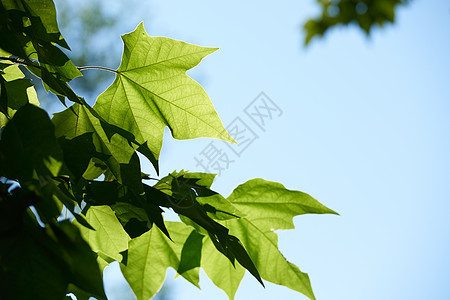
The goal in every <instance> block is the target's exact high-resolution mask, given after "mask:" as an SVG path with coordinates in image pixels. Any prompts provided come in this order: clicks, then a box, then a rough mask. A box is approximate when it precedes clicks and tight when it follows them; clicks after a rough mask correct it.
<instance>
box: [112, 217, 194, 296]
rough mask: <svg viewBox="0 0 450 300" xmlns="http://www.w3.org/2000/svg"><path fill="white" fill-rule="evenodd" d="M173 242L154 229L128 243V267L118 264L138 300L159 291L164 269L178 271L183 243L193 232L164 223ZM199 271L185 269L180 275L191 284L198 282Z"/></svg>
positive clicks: (182, 225) (180, 226) (176, 225)
mask: <svg viewBox="0 0 450 300" xmlns="http://www.w3.org/2000/svg"><path fill="white" fill-rule="evenodd" d="M166 225H167V228H168V230H169V232H170V235H171V237H172V240H173V241H171V240H169V239H168V238H167V237H166V236H165V235H164V234H163V233H162V232H161V231H160V230H159V229H158V228H157V227H153V228H152V229H151V230H150V231H148V232H146V233H144V234H143V235H141V236H140V237H138V238H135V239H133V240H131V241H130V243H129V248H128V261H127V265H126V266H125V265H123V264H121V265H120V268H121V269H122V273H123V275H124V276H125V279H126V280H127V281H128V283H129V284H130V286H131V289H132V290H133V292H134V293H135V295H136V297H137V299H138V300H143V299H146V300H147V299H150V298H151V297H153V296H154V295H155V294H156V293H157V292H158V290H159V289H160V288H161V286H162V283H163V281H164V278H165V274H166V269H167V268H168V267H169V266H170V267H173V268H174V269H175V270H178V268H179V265H180V261H181V256H182V249H183V244H184V243H185V242H186V240H187V239H188V237H189V236H190V234H191V232H192V229H191V228H189V227H187V226H186V225H184V224H182V223H176V222H167V224H166ZM198 271H199V269H198V268H193V269H190V270H185V271H184V272H183V274H181V275H182V276H183V277H184V278H185V279H186V280H188V281H190V282H191V283H193V284H194V285H197V282H198Z"/></svg>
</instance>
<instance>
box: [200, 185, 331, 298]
mask: <svg viewBox="0 0 450 300" xmlns="http://www.w3.org/2000/svg"><path fill="white" fill-rule="evenodd" d="M227 200H228V201H229V202H230V203H231V204H232V205H233V206H235V207H236V209H238V210H239V211H241V212H242V213H243V214H244V217H241V218H238V219H236V218H235V219H231V220H227V221H224V222H221V224H223V225H224V226H225V227H227V228H228V229H229V230H230V234H233V235H235V236H237V237H238V238H239V239H240V240H241V242H242V244H243V245H244V246H245V248H246V249H247V251H248V253H249V255H250V257H251V259H252V260H253V262H254V263H255V265H256V267H257V268H258V271H259V273H260V274H261V277H262V278H263V279H265V280H267V281H270V282H273V283H276V284H280V285H284V286H286V287H289V288H291V289H293V290H295V291H298V292H300V293H302V294H304V295H305V296H307V297H309V298H310V299H315V297H314V294H313V291H312V288H311V283H310V281H309V277H308V275H307V274H306V273H303V272H301V271H300V269H299V268H298V267H297V266H295V265H294V264H292V263H290V262H289V261H287V260H286V258H285V257H284V256H283V255H282V254H281V252H280V251H279V249H278V245H277V244H278V236H277V234H276V233H275V232H274V230H277V229H292V228H294V224H293V222H292V218H293V217H294V216H296V215H301V214H311V213H312V214H324V213H330V214H336V213H335V212H334V211H333V210H331V209H329V208H327V207H325V206H324V205H322V204H320V203H319V202H318V201H317V200H315V199H314V198H313V197H311V196H310V195H308V194H305V193H303V192H300V191H291V190H288V189H286V188H285V187H284V186H283V185H281V184H279V183H276V182H270V181H266V180H263V179H252V180H249V181H247V182H246V183H244V184H241V185H240V186H238V187H237V188H236V189H235V190H234V191H233V192H232V193H231V195H230V196H229V197H228V198H227ZM215 252H217V251H215V249H214V247H212V245H211V243H210V241H209V239H208V238H207V239H205V242H204V247H203V252H202V262H201V265H202V268H203V269H204V270H205V272H206V274H207V275H208V277H210V278H211V280H212V281H213V282H214V284H215V285H216V286H218V287H219V288H221V289H222V290H224V291H225V292H226V293H227V295H228V296H229V298H230V299H233V298H234V295H235V293H236V290H237V288H238V286H239V282H240V281H241V279H242V277H243V276H244V272H243V269H242V268H241V267H240V266H236V267H237V268H236V270H235V269H234V268H232V267H230V266H229V263H228V262H227V261H226V260H224V259H222V258H219V256H218V255H217V254H216V253H215ZM211 257H213V259H212V258H211Z"/></svg>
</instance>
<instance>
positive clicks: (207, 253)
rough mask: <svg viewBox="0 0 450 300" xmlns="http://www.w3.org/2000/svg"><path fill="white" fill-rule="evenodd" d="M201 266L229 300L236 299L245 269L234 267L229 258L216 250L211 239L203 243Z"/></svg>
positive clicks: (237, 265)
mask: <svg viewBox="0 0 450 300" xmlns="http://www.w3.org/2000/svg"><path fill="white" fill-rule="evenodd" d="M201 266H202V268H203V270H205V272H206V274H207V275H208V277H209V278H210V279H211V281H212V282H213V283H214V284H215V285H216V286H217V287H219V288H221V289H222V290H223V291H224V292H225V293H226V294H227V295H228V297H229V299H234V295H235V294H236V291H237V289H238V287H239V284H240V283H241V280H242V278H244V274H245V269H244V267H242V266H241V265H239V264H235V265H234V266H233V265H232V264H231V263H230V261H229V260H228V258H226V257H225V256H224V255H222V253H220V252H219V251H217V250H216V247H215V246H214V244H213V242H212V241H211V239H210V238H205V239H204V242H203V248H202V258H201Z"/></svg>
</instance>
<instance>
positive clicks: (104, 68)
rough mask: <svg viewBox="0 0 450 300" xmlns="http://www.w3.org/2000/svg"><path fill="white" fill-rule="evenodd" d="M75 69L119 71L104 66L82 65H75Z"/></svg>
mask: <svg viewBox="0 0 450 300" xmlns="http://www.w3.org/2000/svg"><path fill="white" fill-rule="evenodd" d="M77 69H78V70H79V71H84V70H89V69H97V70H104V71H108V72H113V73H119V72H118V71H116V70H113V69H110V68H106V67H100V66H84V67H77Z"/></svg>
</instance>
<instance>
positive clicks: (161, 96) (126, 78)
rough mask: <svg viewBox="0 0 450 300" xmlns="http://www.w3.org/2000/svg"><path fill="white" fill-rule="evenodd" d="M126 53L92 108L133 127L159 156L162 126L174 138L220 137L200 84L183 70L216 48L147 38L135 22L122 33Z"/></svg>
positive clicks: (218, 123) (223, 132)
mask: <svg viewBox="0 0 450 300" xmlns="http://www.w3.org/2000/svg"><path fill="white" fill-rule="evenodd" d="M122 39H123V42H124V52H123V56H122V63H121V65H120V67H119V68H118V69H117V71H116V79H115V80H114V82H113V83H112V84H111V86H109V88H108V89H107V90H106V91H105V92H103V93H102V94H101V95H100V96H99V97H98V99H97V102H96V104H95V105H94V108H95V109H96V111H98V113H99V114H100V115H101V116H102V117H103V118H104V119H105V120H106V121H107V122H109V123H111V124H113V125H116V126H119V127H121V128H123V129H125V130H127V131H129V132H131V133H132V134H133V135H134V136H135V137H136V140H137V141H138V142H139V143H141V144H144V143H145V142H147V145H148V147H149V148H150V149H151V151H152V152H153V154H154V156H155V157H156V158H158V156H159V153H160V150H161V145H162V141H163V134H164V128H165V127H166V126H168V127H169V128H170V130H171V132H172V135H173V136H174V138H176V139H192V138H197V137H212V138H219V139H222V140H225V141H228V142H234V140H233V138H232V137H231V136H230V135H229V134H228V133H227V132H226V130H225V129H224V127H223V124H222V122H221V121H220V119H219V116H218V115H217V113H216V111H215V110H214V106H213V105H212V103H211V100H210V99H209V97H208V95H207V94H206V92H205V91H204V90H203V88H202V87H201V86H200V85H199V84H198V83H197V82H196V81H194V80H193V79H192V78H190V77H189V76H187V75H186V71H187V70H189V69H191V68H193V67H195V66H196V65H197V64H199V63H200V61H201V60H202V59H203V58H204V57H205V56H207V55H208V54H210V53H212V52H214V51H216V50H217V48H206V47H200V46H196V45H192V44H188V43H185V42H181V41H177V40H173V39H169V38H164V37H150V36H149V35H148V34H147V33H146V32H145V29H144V26H143V24H142V23H141V24H139V25H138V27H137V28H136V30H135V31H133V32H131V33H128V34H125V35H123V36H122Z"/></svg>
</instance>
